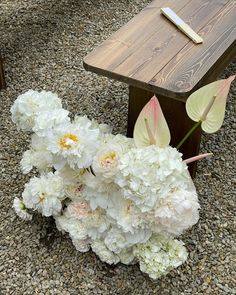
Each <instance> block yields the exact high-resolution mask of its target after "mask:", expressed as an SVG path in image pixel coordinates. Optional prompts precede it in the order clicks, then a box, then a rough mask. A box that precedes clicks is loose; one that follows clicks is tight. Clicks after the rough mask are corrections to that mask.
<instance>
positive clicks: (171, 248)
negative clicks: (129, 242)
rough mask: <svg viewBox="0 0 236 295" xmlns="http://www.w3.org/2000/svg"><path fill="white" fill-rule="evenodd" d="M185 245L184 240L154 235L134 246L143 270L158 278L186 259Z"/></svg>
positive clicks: (153, 277)
mask: <svg viewBox="0 0 236 295" xmlns="http://www.w3.org/2000/svg"><path fill="white" fill-rule="evenodd" d="M183 245H184V244H183V242H181V241H177V240H172V239H170V238H168V237H167V236H163V235H154V236H152V237H151V239H150V240H149V241H148V242H147V243H144V244H137V245H136V246H134V255H135V256H136V257H137V258H138V260H139V264H140V269H141V271H142V272H145V273H147V274H148V275H149V276H150V277H151V278H152V279H158V278H159V277H160V276H162V275H165V274H167V273H168V272H169V271H170V270H171V269H173V268H175V267H178V266H179V265H181V264H182V263H184V262H185V261H186V259H187V256H188V254H187V251H186V248H185V247H184V246H183Z"/></svg>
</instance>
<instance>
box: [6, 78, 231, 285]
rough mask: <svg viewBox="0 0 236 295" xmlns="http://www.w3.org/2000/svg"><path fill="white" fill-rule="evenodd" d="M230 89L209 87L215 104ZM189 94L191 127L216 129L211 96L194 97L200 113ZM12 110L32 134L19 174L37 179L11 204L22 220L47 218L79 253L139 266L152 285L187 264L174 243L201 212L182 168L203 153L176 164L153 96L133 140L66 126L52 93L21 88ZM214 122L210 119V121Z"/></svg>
mask: <svg viewBox="0 0 236 295" xmlns="http://www.w3.org/2000/svg"><path fill="white" fill-rule="evenodd" d="M231 82H232V77H230V78H229V79H227V80H222V81H218V82H215V83H221V84H217V87H216V86H215V85H214V87H215V89H220V90H221V91H219V96H221V99H222V96H223V98H225V99H226V97H227V93H228V92H227V91H228V90H229V86H230V83H231ZM212 84H214V83H212ZM210 85H211V84H210ZM210 85H208V86H205V87H210ZM226 86H227V87H226ZM211 87H212V86H211ZM222 89H223V90H222ZM202 93H203V92H202V90H201V95H202ZM194 95H195V96H197V92H196V93H194V94H193V97H192V96H190V103H187V111H188V113H190V117H191V113H194V119H195V120H196V121H198V122H197V123H196V124H198V125H199V124H200V123H201V122H203V121H204V126H210V127H211V129H214V126H213V124H214V122H216V124H218V125H217V126H218V127H220V126H219V125H220V124H219V123H218V122H217V118H216V117H217V116H216V115H215V113H214V112H215V111H214V110H215V109H217V108H216V107H215V108H214V104H217V95H215V96H214V100H213V101H212V100H210V104H211V105H209V103H208V104H207V103H205V104H204V103H203V102H202V100H201V106H204V107H205V109H204V110H203V111H202V112H201V111H200V110H199V108H200V106H199V105H197V102H196V100H194ZM206 97H207V98H206V100H207V99H208V96H206ZM191 101H193V104H192V105H191ZM194 108H195V109H196V110H197V111H194ZM206 111H207V112H206ZM11 113H12V120H13V122H14V123H16V126H17V128H18V129H21V130H23V131H29V132H31V133H32V139H31V145H30V149H29V150H27V151H26V152H25V153H24V154H23V158H22V160H21V163H20V164H21V168H22V172H23V173H29V172H30V171H31V170H32V169H33V168H34V169H37V171H38V173H39V175H38V177H33V178H31V179H30V181H29V182H28V183H27V184H26V185H25V189H24V191H23V193H22V200H20V199H19V198H17V197H16V198H15V199H14V203H13V207H14V209H15V211H16V214H17V215H18V216H19V217H20V218H22V219H24V220H31V219H32V212H33V211H37V212H39V213H41V214H42V215H43V216H46V217H48V216H53V217H54V219H55V222H56V226H57V228H58V230H60V231H62V232H65V233H68V234H69V236H70V238H71V239H72V242H73V244H74V246H75V247H76V249H77V250H78V251H80V252H86V251H89V249H92V250H93V251H94V252H95V253H96V254H97V255H98V256H99V258H100V259H101V260H102V261H104V262H106V263H108V264H116V263H118V262H121V263H124V264H131V263H136V262H139V264H140V269H141V271H143V272H145V273H147V274H148V275H149V276H150V277H151V278H153V279H157V278H159V277H160V276H162V275H165V274H167V273H168V272H169V271H170V270H171V269H173V268H175V267H178V266H179V265H181V264H182V263H184V261H185V260H186V259H187V251H186V248H185V247H184V244H183V242H181V241H178V240H176V239H175V237H177V236H178V235H180V234H182V233H183V232H184V231H185V230H186V229H188V228H190V227H192V226H193V225H194V224H196V223H197V222H198V219H199V214H198V210H199V208H200V205H199V202H198V198H197V193H196V190H195V187H194V185H193V182H192V180H191V177H190V175H189V173H188V170H187V164H186V163H188V162H190V161H193V160H196V159H200V158H203V157H205V156H206V155H200V156H197V157H194V158H193V159H188V160H186V161H183V160H182V155H181V153H179V152H178V150H177V149H176V148H173V147H170V146H169V141H170V135H169V130H168V126H167V124H166V122H165V119H164V116H163V114H162V112H161V109H160V106H159V103H158V100H157V98H156V97H155V96H154V97H153V98H152V99H151V100H150V102H149V103H148V104H147V105H146V106H145V107H144V109H143V110H142V112H141V113H140V115H139V118H138V120H137V122H136V125H135V129H134V139H131V138H127V137H125V136H123V135H113V134H112V133H111V130H110V128H109V127H108V126H106V125H104V124H98V123H96V122H95V121H91V120H89V119H88V118H87V117H79V116H77V117H75V119H74V120H71V119H70V118H69V117H68V112H67V111H66V110H64V109H63V108H62V104H61V100H60V99H59V98H58V96H57V95H55V94H53V93H51V92H45V91H42V92H37V91H33V90H29V91H27V92H26V93H25V94H22V95H20V96H19V97H18V98H17V99H16V101H15V103H14V105H13V106H12V108H11ZM212 113H213V114H212ZM198 114H199V116H198V118H197V119H196V117H197V115H198ZM209 114H210V115H209ZM213 115H215V116H213ZM212 117H214V120H215V121H214V122H210V123H208V122H207V120H208V118H209V120H211V118H212ZM220 120H221V121H222V115H221V116H220ZM199 122H200V123H199ZM158 126H160V128H159V129H158ZM210 127H209V128H210ZM207 128H208V127H206V128H205V129H207ZM214 131H215V130H214ZM188 135H189V134H188ZM185 139H186V138H185ZM207 155H209V154H207Z"/></svg>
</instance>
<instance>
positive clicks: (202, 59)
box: [148, 1, 236, 95]
mask: <svg viewBox="0 0 236 295" xmlns="http://www.w3.org/2000/svg"><path fill="white" fill-rule="evenodd" d="M235 15H236V2H235V1H230V2H229V3H228V4H227V5H226V6H225V7H224V8H223V9H221V10H220V11H219V12H218V13H217V14H216V15H215V16H214V17H213V18H212V19H211V20H210V21H209V22H208V24H207V25H206V26H205V27H203V28H202V29H201V30H200V32H199V34H200V35H201V36H203V39H204V42H203V44H202V46H201V47H195V46H194V45H193V44H191V43H189V44H187V45H186V46H185V47H184V48H183V49H182V50H181V51H180V52H179V53H178V54H177V55H176V56H175V57H174V58H173V59H172V60H170V61H169V62H168V63H167V64H166V66H165V67H164V68H163V69H162V70H161V71H160V72H159V73H158V74H157V75H155V76H154V77H153V78H152V79H151V80H150V81H148V83H149V84H152V85H153V86H157V85H158V87H163V88H165V89H169V90H171V91H172V92H174V93H176V95H179V94H180V93H181V92H185V93H189V94H190V92H191V91H192V90H193V89H194V87H195V88H197V87H200V86H201V85H202V84H206V80H207V79H206V78H207V77H210V75H211V71H213V70H214V73H213V74H212V76H214V78H215V77H216V76H218V75H219V73H220V72H221V71H222V70H223V68H224V67H225V66H226V65H227V64H228V63H229V62H230V60H232V58H233V57H234V56H235V55H236V41H235V40H236V22H235ZM210 79H211V78H210Z"/></svg>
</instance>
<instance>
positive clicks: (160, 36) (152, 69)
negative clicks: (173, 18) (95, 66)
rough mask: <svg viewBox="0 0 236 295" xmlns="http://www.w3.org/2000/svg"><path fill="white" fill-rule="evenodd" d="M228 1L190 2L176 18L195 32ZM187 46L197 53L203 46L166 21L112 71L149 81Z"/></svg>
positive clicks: (206, 0)
mask: <svg viewBox="0 0 236 295" xmlns="http://www.w3.org/2000/svg"><path fill="white" fill-rule="evenodd" d="M227 2H229V0H226V1H209V0H199V1H191V2H190V3H188V5H186V6H185V7H184V8H183V9H182V10H181V11H180V12H179V16H180V17H181V18H182V19H183V20H185V22H186V23H188V24H189V25H190V26H191V27H192V28H193V29H194V31H196V32H198V31H199V30H200V29H201V28H202V27H204V26H205V25H206V24H207V23H208V22H209V20H210V19H211V18H212V17H214V16H215V15H216V13H217V12H218V11H219V10H220V9H221V8H222V7H224V6H225V5H226V4H227ZM159 18H160V21H162V20H164V17H163V16H159ZM204 42H205V41H204ZM187 44H191V45H192V44H193V46H195V48H196V50H198V49H199V48H200V47H202V44H199V45H196V44H194V43H193V42H192V41H190V40H189V38H188V37H187V36H185V35H184V34H183V33H182V32H180V31H179V29H177V28H176V27H175V26H173V25H172V24H171V23H170V22H168V23H167V24H166V25H165V26H163V27H162V28H160V30H159V31H158V32H157V33H155V34H154V35H153V36H152V38H151V39H149V40H148V42H146V43H145V44H143V46H142V47H141V48H139V50H137V51H135V52H134V53H133V54H132V55H131V56H130V57H129V58H127V59H126V60H124V61H123V62H122V63H121V64H120V65H119V66H118V67H117V68H115V69H113V71H114V72H115V73H117V74H120V75H125V76H128V77H132V78H134V79H136V80H140V81H143V82H149V81H150V80H151V79H152V78H153V76H155V75H156V74H157V73H158V72H159V71H160V70H161V69H162V68H163V67H164V66H165V65H166V63H168V62H169V60H170V59H172V58H174V57H175V56H176V54H177V53H178V52H179V51H180V50H181V49H182V48H183V47H184V46H187ZM109 69H110V68H109ZM158 86H159V85H158ZM168 89H169V88H168ZM170 90H171V89H170Z"/></svg>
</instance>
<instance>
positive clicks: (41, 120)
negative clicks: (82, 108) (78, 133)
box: [32, 109, 70, 136]
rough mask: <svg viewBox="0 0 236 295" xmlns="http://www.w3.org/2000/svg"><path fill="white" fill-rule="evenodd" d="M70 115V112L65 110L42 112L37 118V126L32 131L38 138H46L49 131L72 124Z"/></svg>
mask: <svg viewBox="0 0 236 295" xmlns="http://www.w3.org/2000/svg"><path fill="white" fill-rule="evenodd" d="M68 114H69V112H68V111H66V110H64V109H56V110H47V111H43V112H40V113H39V114H38V116H37V117H36V118H35V124H34V127H33V128H32V129H33V131H34V132H35V133H36V134H37V135H38V136H45V135H46V134H47V132H48V130H50V129H52V128H55V127H57V126H60V125H64V124H68V123H69V122H70V118H69V117H68Z"/></svg>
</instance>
